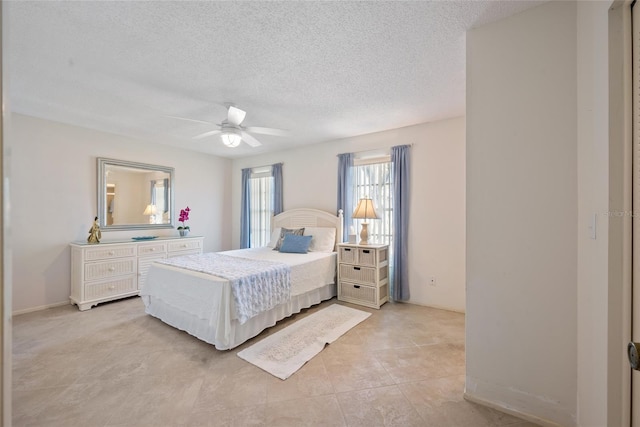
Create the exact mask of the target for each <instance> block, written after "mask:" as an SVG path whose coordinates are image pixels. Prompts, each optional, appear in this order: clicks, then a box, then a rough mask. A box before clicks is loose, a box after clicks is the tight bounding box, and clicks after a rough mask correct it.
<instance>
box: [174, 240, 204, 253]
mask: <svg viewBox="0 0 640 427" xmlns="http://www.w3.org/2000/svg"><path fill="white" fill-rule="evenodd" d="M201 243H202V241H201V240H195V239H194V240H179V241H177V242H170V243H169V252H177V251H189V250H193V249H198V250H200V249H202V246H201Z"/></svg>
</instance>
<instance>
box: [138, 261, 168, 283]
mask: <svg viewBox="0 0 640 427" xmlns="http://www.w3.org/2000/svg"><path fill="white" fill-rule="evenodd" d="M166 257H167V256H166V255H165V254H161V255H160V256H146V257H144V258H139V259H138V289H142V285H144V282H145V280H147V273H149V267H151V264H153V263H154V262H155V261H156V260H159V259H165V258H166Z"/></svg>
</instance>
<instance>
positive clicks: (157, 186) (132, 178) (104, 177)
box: [98, 158, 175, 230]
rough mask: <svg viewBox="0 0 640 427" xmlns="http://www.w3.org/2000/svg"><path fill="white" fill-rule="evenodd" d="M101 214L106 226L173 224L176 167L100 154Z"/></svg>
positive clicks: (109, 227)
mask: <svg viewBox="0 0 640 427" xmlns="http://www.w3.org/2000/svg"><path fill="white" fill-rule="evenodd" d="M98 218H99V221H100V222H99V223H100V227H101V228H103V229H105V230H134V229H146V228H171V227H173V226H174V223H175V220H174V218H173V168H169V167H165V166H156V165H148V164H144V163H134V162H126V161H123V160H113V159H105V158H98Z"/></svg>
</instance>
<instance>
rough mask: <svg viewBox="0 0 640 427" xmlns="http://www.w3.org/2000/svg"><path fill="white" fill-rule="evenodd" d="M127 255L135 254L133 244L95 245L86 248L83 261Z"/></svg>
mask: <svg viewBox="0 0 640 427" xmlns="http://www.w3.org/2000/svg"><path fill="white" fill-rule="evenodd" d="M128 256H136V247H135V246H134V245H126V246H125V245H122V246H107V247H96V248H91V249H86V250H85V252H84V259H85V261H96V260H99V259H112V258H124V257H128Z"/></svg>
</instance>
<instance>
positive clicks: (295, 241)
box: [280, 234, 313, 254]
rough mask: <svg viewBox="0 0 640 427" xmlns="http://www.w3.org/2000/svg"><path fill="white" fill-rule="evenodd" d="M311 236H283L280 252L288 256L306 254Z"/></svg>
mask: <svg viewBox="0 0 640 427" xmlns="http://www.w3.org/2000/svg"><path fill="white" fill-rule="evenodd" d="M312 237H313V236H298V235H296V234H285V236H284V240H283V241H282V245H281V246H280V252H284V253H289V254H306V253H307V252H308V251H309V245H310V244H311V238H312Z"/></svg>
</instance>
